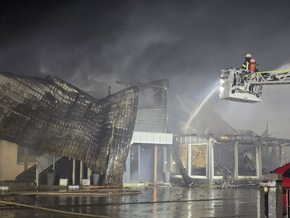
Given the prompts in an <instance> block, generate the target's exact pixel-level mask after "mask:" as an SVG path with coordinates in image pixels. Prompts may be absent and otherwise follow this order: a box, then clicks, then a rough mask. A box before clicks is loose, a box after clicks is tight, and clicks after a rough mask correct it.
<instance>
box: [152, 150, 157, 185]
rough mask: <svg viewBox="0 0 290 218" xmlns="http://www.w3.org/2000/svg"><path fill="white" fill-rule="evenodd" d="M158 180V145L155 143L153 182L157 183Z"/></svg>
mask: <svg viewBox="0 0 290 218" xmlns="http://www.w3.org/2000/svg"><path fill="white" fill-rule="evenodd" d="M156 180H157V145H154V175H153V182H154V183H155V182H156Z"/></svg>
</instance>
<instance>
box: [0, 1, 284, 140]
mask: <svg viewBox="0 0 290 218" xmlns="http://www.w3.org/2000/svg"><path fill="white" fill-rule="evenodd" d="M289 9H290V1H288V0H279V1H277V0H272V1H269V0H199V1H196V0H191V1H186V0H185V1H179V0H175V1H172V0H164V1H158V0H154V1H152V0H146V1H145V0H144V1H138V0H132V1H117V0H116V1H108V0H106V1H105V0H104V1H98V0H95V1H89V0H83V1H74V0H71V1H62V0H58V1H8V0H7V1H1V7H0V71H2V72H12V73H15V74H22V75H33V76H35V75H36V76H45V75H54V76H57V77H59V78H61V79H64V80H66V81H68V82H70V83H72V84H74V85H76V86H77V87H79V88H81V89H83V90H85V91H96V90H97V92H98V95H99V96H97V97H104V96H105V95H106V94H107V89H108V86H111V87H112V89H111V90H112V92H116V91H119V90H120V89H121V88H124V87H122V86H120V85H117V84H116V80H123V81H139V82H148V81H151V80H157V79H169V80H170V88H169V92H170V93H169V95H170V96H169V107H170V104H175V102H176V98H177V96H179V97H181V98H182V99H184V101H186V104H187V106H188V108H187V111H188V110H189V111H191V110H194V109H195V107H196V104H197V103H198V102H200V101H202V100H203V99H204V98H205V97H206V95H207V94H208V93H209V92H210V91H211V90H212V89H213V88H214V87H215V86H216V85H217V82H218V81H219V76H220V70H221V69H223V68H228V67H240V66H241V64H242V62H243V60H244V55H245V54H246V53H251V54H252V55H253V56H254V57H255V59H256V61H257V62H258V63H259V69H260V70H276V69H290V26H289V21H290V10H289ZM287 65H288V66H287ZM263 90H264V91H263V98H262V102H261V103H256V104H245V103H236V102H228V101H220V100H219V97H218V92H216V93H215V94H214V95H213V96H212V97H211V98H210V99H209V104H210V105H211V106H212V107H213V108H214V110H215V111H216V112H218V113H219V114H220V115H221V116H222V117H223V118H224V119H225V120H226V121H227V122H228V123H229V124H231V125H232V126H233V127H234V128H241V129H252V130H253V131H255V132H257V133H258V134H261V133H262V132H263V130H264V129H265V126H266V122H267V121H268V122H269V128H270V133H272V135H273V136H276V137H285V138H290V135H289V133H290V115H289V112H288V111H289V110H290V98H289V93H290V85H284V86H271V87H270V86H269V87H264V88H263ZM188 99H190V100H188ZM191 102H192V104H191ZM185 111H186V110H184V111H180V112H181V113H183V112H185ZM176 113H178V112H175V114H176Z"/></svg>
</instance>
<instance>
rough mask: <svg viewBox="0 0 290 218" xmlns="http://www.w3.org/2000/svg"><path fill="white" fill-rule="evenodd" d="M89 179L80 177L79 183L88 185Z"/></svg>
mask: <svg viewBox="0 0 290 218" xmlns="http://www.w3.org/2000/svg"><path fill="white" fill-rule="evenodd" d="M90 184H91V183H90V180H89V179H81V185H90Z"/></svg>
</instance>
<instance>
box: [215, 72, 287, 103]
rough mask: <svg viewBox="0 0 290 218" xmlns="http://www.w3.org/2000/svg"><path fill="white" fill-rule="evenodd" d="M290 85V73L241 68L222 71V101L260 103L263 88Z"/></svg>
mask: <svg viewBox="0 0 290 218" xmlns="http://www.w3.org/2000/svg"><path fill="white" fill-rule="evenodd" d="M282 84H290V71H289V70H278V71H264V72H253V71H246V70H244V69H239V68H228V69H225V70H222V73H221V77H220V94H219V96H220V99H222V100H230V101H239V102H248V103H254V102H260V101H261V96H262V86H264V85H282Z"/></svg>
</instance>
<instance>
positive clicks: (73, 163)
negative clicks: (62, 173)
mask: <svg viewBox="0 0 290 218" xmlns="http://www.w3.org/2000/svg"><path fill="white" fill-rule="evenodd" d="M75 172H76V160H75V159H72V185H75V182H76V175H75Z"/></svg>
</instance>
